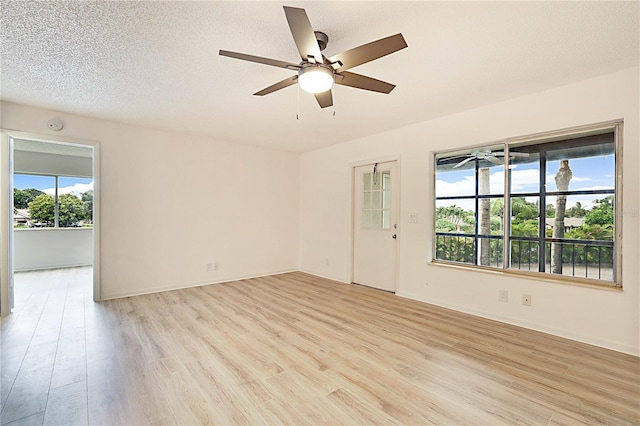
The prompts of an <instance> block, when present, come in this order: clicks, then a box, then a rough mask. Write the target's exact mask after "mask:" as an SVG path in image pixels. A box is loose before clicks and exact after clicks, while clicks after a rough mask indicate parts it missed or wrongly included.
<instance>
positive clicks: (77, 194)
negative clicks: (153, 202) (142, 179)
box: [0, 134, 100, 316]
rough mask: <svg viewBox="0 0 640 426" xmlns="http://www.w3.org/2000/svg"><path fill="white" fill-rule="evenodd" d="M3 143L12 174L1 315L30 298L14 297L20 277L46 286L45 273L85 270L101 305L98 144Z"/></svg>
mask: <svg viewBox="0 0 640 426" xmlns="http://www.w3.org/2000/svg"><path fill="white" fill-rule="evenodd" d="M3 143H6V144H7V147H6V149H5V152H8V154H9V156H8V159H3V166H4V165H5V164H7V162H8V166H9V168H10V174H9V177H8V179H6V181H7V183H8V185H7V187H8V188H6V189H7V191H6V197H5V196H4V195H3V198H4V200H3V201H6V206H5V210H6V209H8V210H9V213H8V215H6V217H8V219H9V220H8V222H9V223H6V224H5V223H3V228H4V229H5V230H7V235H6V237H5V238H3V240H2V243H3V246H5V245H6V246H7V250H5V251H3V258H4V257H5V256H6V257H8V259H3V265H6V266H7V269H8V270H6V271H4V272H3V274H2V277H3V280H2V281H3V282H2V287H3V289H2V290H3V291H2V297H3V299H5V300H0V301H1V302H2V315H3V316H6V315H7V314H8V313H9V312H11V310H13V309H14V308H15V307H16V306H15V303H16V301H19V300H24V298H25V297H26V295H21V297H16V293H17V292H19V291H20V289H19V288H17V287H16V284H18V285H19V283H20V280H19V279H16V276H17V274H24V273H29V272H33V271H40V272H42V273H40V274H38V276H39V277H41V279H43V280H46V276H47V275H46V271H55V270H60V269H63V268H83V270H84V274H85V275H86V274H87V271H89V272H88V275H89V276H90V277H91V279H92V281H93V283H92V285H90V287H93V300H99V299H100V292H99V267H98V260H99V257H98V247H99V245H98V232H97V228H98V214H97V212H98V211H99V209H98V204H99V202H98V197H97V194H98V191H97V189H98V188H97V178H98V176H97V171H98V170H97V169H98V158H97V155H98V154H97V148H98V147H97V144H96V143H76V142H75V141H74V142H69V141H63V140H49V139H43V138H38V137H33V136H29V135H21V134H8V135H6V138H5V137H4V135H3ZM7 160H8V161H7ZM4 185H5V183H4V181H3V186H4ZM5 225H8V226H6V227H5ZM89 284H91V283H89ZM25 290H26V289H25Z"/></svg>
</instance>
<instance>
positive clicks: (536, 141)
mask: <svg viewBox="0 0 640 426" xmlns="http://www.w3.org/2000/svg"><path fill="white" fill-rule="evenodd" d="M623 130H624V120H623V119H618V120H611V121H606V122H600V123H595V124H589V125H583V126H577V127H571V128H565V129H560V130H553V131H548V132H541V133H535V134H531V135H526V136H518V137H511V138H505V139H502V140H499V141H493V142H488V143H483V144H477V145H472V146H466V147H461V148H455V149H450V150H442V151H432V153H431V160H432V170H431V176H432V178H433V181H432V191H433V192H432V194H433V202H432V215H433V216H432V217H433V219H432V220H431V226H432V227H433V229H432V232H431V234H432V238H431V256H430V257H431V259H430V261H429V262H430V263H432V264H435V265H442V266H448V267H456V268H464V269H471V270H476V271H487V272H491V273H501V274H513V275H520V276H528V277H533V278H536V279H541V280H545V281H554V282H561V283H565V284H580V285H586V286H595V287H598V288H605V289H619V290H621V289H622V235H623V233H622V229H623V223H622V216H623V215H622V214H621V212H622V211H623V210H622V203H623V200H622V198H623V186H622V185H623V182H622V135H623ZM605 132H613V145H614V155H615V161H614V167H615V170H614V172H615V177H614V188H613V196H614V215H615V216H614V224H615V226H614V235H613V244H612V247H613V256H614V259H613V264H612V267H613V271H612V274H613V276H612V280H603V279H598V278H587V277H580V276H569V275H564V274H553V273H549V272H547V271H545V272H539V271H538V270H535V271H534V270H531V271H527V270H520V269H517V268H511V267H510V263H511V262H510V260H511V250H510V245H511V243H512V237H513V236H512V235H510V234H511V231H510V229H511V218H510V217H508V215H505V216H504V217H505V219H504V221H505V222H504V223H503V225H504V226H503V231H502V234H501V235H500V236H499V238H500V239H502V265H500V266H498V265H496V266H494V265H493V264H491V262H490V265H480V264H478V261H477V260H475V261H474V263H465V262H456V261H452V260H444V259H437V258H436V257H437V255H438V245H437V238H438V235H437V233H436V220H437V216H436V208H437V202H438V201H440V200H443V199H447V198H448V199H462V198H469V199H474V198H475V199H476V204H477V202H478V200H479V199H481V198H488V199H491V200H492V199H494V198H496V197H499V198H502V199H503V200H504V206H505V208H506V206H511V198H513V197H523V196H532V197H533V196H536V197H538V196H541V194H543V193H544V194H545V197H546V196H549V197H552V196H558V195H567V196H570V195H579V194H581V193H586V192H588V193H589V195H605V196H608V195H611V194H610V192H611V190H593V191H592V190H588V191H586V190H584V191H581V190H568V191H557V189H556V190H555V191H549V193H547V192H546V191H545V190H544V188H542V187H540V188H539V189H538V192H537V193H535V194H534V193H524V192H523V193H511V192H510V191H509V186H510V182H509V179H510V178H509V177H508V173H506V170H507V168H508V166H509V150H510V149H515V148H517V147H520V146H524V145H543V144H547V143H553V142H559V141H564V140H569V139H574V138H580V137H586V136H590V135H597V134H601V133H605ZM496 145H501V147H502V148H503V149H504V159H505V163H504V170H505V174H504V182H503V183H504V191H503V193H502V194H500V195H497V194H487V195H478V193H477V191H476V194H475V195H469V196H451V197H448V196H443V197H437V192H436V181H437V159H438V156H442V155H443V154H456V153H460V152H465V151H469V150H474V149H482V148H486V147H489V146H496ZM545 151H548V150H545ZM476 169H477V167H476ZM539 173H540V175H542V173H545V174H546V171H545V172H543V171H540V172H539ZM475 180H476V182H475V184H476V186H477V185H478V175H477V173H476V176H475ZM509 208H510V207H509ZM539 208H540V218H539V225H538V226H539V231H540V235H543V233H544V229H545V223H544V221H543V219H544V218H545V217H546V214H545V213H544V212H543V210H544V209H545V206H542V205H541V206H539ZM478 214H479V213H478V212H477V206H476V231H475V234H474V235H473V236H468V235H466V236H467V237H470V238H473V239H474V250H473V251H474V255H475V258H476V259H477V252H478V250H479V246H478V244H477V241H478V240H479V236H480V234H479V232H478V224H477V215H478ZM456 235H457V233H452V234H451V236H452V237H454V236H456ZM517 238H519V237H517ZM539 238H543V237H540V236H538V237H535V240H536V241H537V242H539V241H540V240H539ZM518 240H519V239H518ZM548 240H549V237H546V240H545V242H549V241H548ZM580 241H581V242H580V243H581V244H584V241H589V240H584V241H582V240H580ZM587 244H588V243H587ZM545 250H546V248H545ZM539 261H540V259H539Z"/></svg>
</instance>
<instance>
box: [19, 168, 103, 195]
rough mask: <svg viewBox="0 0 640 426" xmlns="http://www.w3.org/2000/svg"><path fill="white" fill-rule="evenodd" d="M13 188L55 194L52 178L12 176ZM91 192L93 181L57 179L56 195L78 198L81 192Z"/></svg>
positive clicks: (72, 178) (89, 179)
mask: <svg viewBox="0 0 640 426" xmlns="http://www.w3.org/2000/svg"><path fill="white" fill-rule="evenodd" d="M13 187H14V188H18V189H27V188H35V189H39V190H40V191H43V192H45V193H47V194H49V195H54V194H55V179H54V177H53V176H36V175H21V174H17V173H16V174H14V175H13ZM89 190H93V179H91V178H75V177H59V178H58V194H59V195H63V194H75V195H77V196H80V194H82V193H83V192H87V191H89Z"/></svg>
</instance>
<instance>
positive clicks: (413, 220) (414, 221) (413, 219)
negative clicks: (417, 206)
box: [409, 213, 418, 223]
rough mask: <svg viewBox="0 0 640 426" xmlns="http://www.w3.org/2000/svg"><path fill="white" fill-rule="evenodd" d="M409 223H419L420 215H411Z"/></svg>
mask: <svg viewBox="0 0 640 426" xmlns="http://www.w3.org/2000/svg"><path fill="white" fill-rule="evenodd" d="M409 223H418V215H417V214H416V213H409Z"/></svg>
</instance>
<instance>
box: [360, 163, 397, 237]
mask: <svg viewBox="0 0 640 426" xmlns="http://www.w3.org/2000/svg"><path fill="white" fill-rule="evenodd" d="M362 179H363V182H362V183H363V185H362V227H363V228H369V229H390V228H391V172H390V171H388V170H387V171H381V172H378V171H376V172H375V173H363V174H362Z"/></svg>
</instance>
